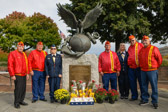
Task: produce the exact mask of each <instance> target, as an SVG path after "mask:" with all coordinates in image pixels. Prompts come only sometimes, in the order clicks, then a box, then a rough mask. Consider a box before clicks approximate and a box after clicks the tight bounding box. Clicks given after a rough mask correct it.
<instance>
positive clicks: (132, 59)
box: [128, 42, 143, 68]
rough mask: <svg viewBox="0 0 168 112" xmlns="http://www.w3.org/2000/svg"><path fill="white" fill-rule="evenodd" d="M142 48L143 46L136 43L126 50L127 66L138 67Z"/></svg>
mask: <svg viewBox="0 0 168 112" xmlns="http://www.w3.org/2000/svg"><path fill="white" fill-rule="evenodd" d="M142 47H143V44H141V43H138V42H136V43H135V44H134V45H130V47H129V48H128V66H129V67H130V68H137V67H139V58H138V55H139V51H140V50H141V48H142Z"/></svg>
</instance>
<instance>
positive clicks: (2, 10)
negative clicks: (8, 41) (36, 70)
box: [0, 0, 165, 55]
mask: <svg viewBox="0 0 168 112" xmlns="http://www.w3.org/2000/svg"><path fill="white" fill-rule="evenodd" d="M0 2H1V3H0V18H4V17H5V16H6V15H8V14H11V13H12V12H13V11H18V12H24V13H25V14H26V15H27V16H31V15H33V14H34V12H40V13H41V14H44V15H46V16H47V17H50V18H51V19H53V20H54V21H55V23H56V24H57V26H58V28H59V29H60V30H61V31H62V32H63V33H64V34H65V35H66V36H67V35H68V32H67V29H68V27H67V26H66V24H65V23H63V21H62V20H61V21H60V17H59V16H58V15H57V14H58V13H57V7H56V3H60V4H65V3H70V1H69V0H0ZM111 45H112V48H111V50H113V51H114V50H115V44H114V43H112V44H111ZM128 46H129V45H128V44H127V45H126V48H128ZM155 46H157V47H163V46H165V45H159V44H155ZM102 51H104V44H103V45H102V44H101V43H100V41H97V44H96V45H92V46H91V49H90V50H89V51H88V52H87V53H89V54H97V55H99V54H100V53H101V52H102Z"/></svg>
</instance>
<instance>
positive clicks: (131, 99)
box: [129, 98, 137, 101]
mask: <svg viewBox="0 0 168 112" xmlns="http://www.w3.org/2000/svg"><path fill="white" fill-rule="evenodd" d="M135 100H137V99H132V98H131V99H130V100H129V101H135Z"/></svg>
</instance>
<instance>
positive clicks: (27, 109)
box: [0, 90, 168, 112]
mask: <svg viewBox="0 0 168 112" xmlns="http://www.w3.org/2000/svg"><path fill="white" fill-rule="evenodd" d="M31 98H32V94H31V93H27V94H26V98H25V102H27V103H29V105H28V106H21V108H20V109H15V108H14V105H13V102H14V95H13V93H4V92H1V93H0V99H1V100H0V112H167V111H168V91H167V90H159V107H158V109H153V107H152V106H151V103H150V104H149V105H146V106H139V105H138V104H139V101H140V100H137V101H133V102H131V101H129V100H126V99H124V100H121V99H119V100H118V101H117V102H115V104H109V103H108V102H104V103H103V104H97V103H95V105H92V106H70V105H67V104H60V103H54V104H51V103H50V100H49V94H48V93H46V98H47V99H48V101H47V102H42V101H37V102H36V103H31Z"/></svg>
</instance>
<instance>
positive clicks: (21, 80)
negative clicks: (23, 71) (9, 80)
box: [14, 76, 26, 104]
mask: <svg viewBox="0 0 168 112" xmlns="http://www.w3.org/2000/svg"><path fill="white" fill-rule="evenodd" d="M14 83H15V90H14V97H15V101H14V104H18V103H19V102H22V101H23V100H24V98H25V95H26V76H16V80H15V81H14Z"/></svg>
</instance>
